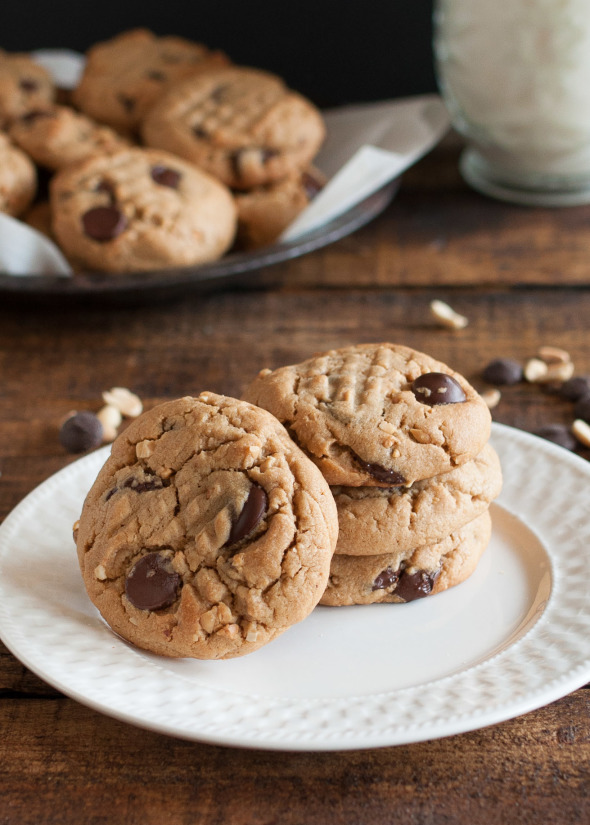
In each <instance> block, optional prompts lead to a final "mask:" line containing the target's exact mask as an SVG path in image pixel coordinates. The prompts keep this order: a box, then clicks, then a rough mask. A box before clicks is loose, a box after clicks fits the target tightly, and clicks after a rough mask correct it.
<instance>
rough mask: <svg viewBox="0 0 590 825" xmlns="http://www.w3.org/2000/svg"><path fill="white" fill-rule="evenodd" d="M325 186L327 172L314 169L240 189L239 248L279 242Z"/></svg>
mask: <svg viewBox="0 0 590 825" xmlns="http://www.w3.org/2000/svg"><path fill="white" fill-rule="evenodd" d="M324 185H325V177H324V175H322V173H321V172H320V171H319V170H317V169H314V168H311V169H307V170H306V171H305V172H302V173H298V174H297V175H290V176H289V177H288V178H284V179H283V180H280V181H278V183H273V184H270V185H269V186H257V187H255V188H254V189H250V190H249V191H248V192H236V194H235V198H236V204H237V207H238V232H237V237H236V246H237V248H239V249H244V250H246V249H258V248H259V247H262V246H268V245H269V244H271V243H273V242H274V241H276V240H277V239H278V238H279V236H280V235H281V234H282V232H283V231H284V230H285V229H286V228H287V227H288V226H289V224H290V223H292V222H293V221H294V220H295V218H296V217H297V215H299V213H300V212H303V210H304V209H305V207H306V206H308V205H309V203H310V202H311V201H312V200H313V198H314V197H315V196H316V195H317V193H318V192H319V191H320V190H321V189H322V188H323V187H324Z"/></svg>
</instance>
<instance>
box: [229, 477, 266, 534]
mask: <svg viewBox="0 0 590 825" xmlns="http://www.w3.org/2000/svg"><path fill="white" fill-rule="evenodd" d="M267 507H268V498H267V495H266V493H265V491H264V490H263V489H262V487H260V486H259V485H258V484H253V485H252V486H251V488H250V492H249V493H248V498H247V499H246V501H245V503H244V506H243V507H242V511H241V513H240V515H239V516H238V517H237V519H236V520H235V521H234V523H233V524H232V528H231V530H230V534H229V538H228V540H227V544H236V542H238V541H240V540H241V539H243V538H245V537H246V536H247V535H248V534H249V533H251V532H252V530H253V529H254V528H255V527H256V525H257V524H258V522H259V521H260V520H261V518H262V517H263V516H264V514H265V513H266V509H267Z"/></svg>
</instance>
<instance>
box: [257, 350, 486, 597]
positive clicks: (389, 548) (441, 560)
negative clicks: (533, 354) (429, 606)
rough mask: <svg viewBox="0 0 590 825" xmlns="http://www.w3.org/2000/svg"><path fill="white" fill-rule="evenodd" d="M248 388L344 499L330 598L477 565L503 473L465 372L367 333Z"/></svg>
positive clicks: (434, 589) (451, 579) (377, 593)
mask: <svg viewBox="0 0 590 825" xmlns="http://www.w3.org/2000/svg"><path fill="white" fill-rule="evenodd" d="M245 398H246V399H248V400H249V401H251V402H252V403H254V404H256V405H258V406H260V407H263V408H265V409H267V410H269V411H270V412H272V413H273V415H275V416H276V417H277V418H278V419H279V421H281V422H282V423H283V424H284V426H285V427H286V428H287V430H288V431H289V434H290V436H291V438H292V439H293V440H294V441H295V442H296V443H297V444H299V446H300V447H301V448H302V449H303V450H304V451H305V452H306V454H307V455H308V456H310V458H311V459H312V460H313V461H314V462H315V464H316V465H317V466H318V468H319V469H320V470H321V472H322V474H323V476H324V478H325V479H326V481H327V482H328V483H329V485H330V488H331V491H332V494H333V496H334V499H335V501H336V505H337V510H338V522H339V537H338V542H337V545H336V552H335V555H334V558H333V559H332V563H331V570H330V578H329V581H328V585H327V588H326V591H325V593H324V595H323V596H322V599H321V602H320V603H321V604H325V605H333V606H338V605H352V604H373V603H377V602H408V601H413V600H415V599H418V598H423V597H425V596H428V595H429V594H431V593H438V592H440V591H443V590H446V589H447V588H449V587H452V586H453V585H455V584H458V583H460V582H462V581H463V580H464V579H466V578H467V577H468V576H469V575H470V574H471V573H472V572H473V570H474V569H475V567H476V565H477V563H478V561H479V558H480V557H481V554H482V553H483V551H484V549H485V547H486V545H487V543H488V541H489V538H490V534H491V521H490V515H489V512H488V507H489V504H490V502H491V501H492V500H493V499H494V498H495V497H496V496H497V495H498V494H499V492H500V487H501V480H502V476H501V470H500V464H499V460H498V456H497V455H496V453H495V451H494V450H493V448H492V447H491V445H489V444H488V438H489V434H490V422H491V418H490V413H489V410H488V408H487V407H486V405H485V403H484V402H483V400H482V399H481V398H480V397H479V395H478V394H477V393H476V391H475V390H474V389H473V388H472V387H471V386H470V385H469V384H468V382H467V381H466V380H465V379H464V378H463V377H462V376H461V375H459V374H458V373H456V372H454V371H453V370H451V369H449V368H448V367H447V366H446V365H444V364H442V363H440V362H438V361H436V360H434V359H433V358H431V357H429V356H428V355H424V354H423V353H419V352H416V351H414V350H411V349H408V348H407V347H403V346H396V345H392V344H375V345H373V344H369V345H361V346H355V347H349V348H347V349H342V350H335V351H331V352H326V353H323V354H321V355H318V356H316V357H314V358H311V359H309V360H307V361H304V362H303V363H301V364H296V365H293V366H288V367H282V368H279V369H277V370H274V371H270V370H263V371H262V372H261V373H260V374H259V376H258V377H257V378H256V379H255V380H254V382H253V383H252V384H251V385H250V387H249V388H248V390H247V391H246V393H245Z"/></svg>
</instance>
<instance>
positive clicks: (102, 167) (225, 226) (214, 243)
mask: <svg viewBox="0 0 590 825" xmlns="http://www.w3.org/2000/svg"><path fill="white" fill-rule="evenodd" d="M50 191H51V209H52V216H53V231H54V234H55V236H56V238H57V239H58V241H59V244H60V246H61V247H62V248H63V250H64V252H65V254H66V255H68V256H70V257H72V258H74V259H75V260H76V261H80V262H83V263H85V264H86V266H87V267H90V268H92V269H97V270H105V271H107V272H131V271H135V270H137V271H143V270H150V269H152V270H153V269H160V268H167V267H180V266H190V265H196V264H201V263H205V262H207V261H213V260H216V259H217V258H219V257H220V256H221V255H222V254H223V253H224V252H225V251H226V250H227V249H228V248H229V247H230V246H231V243H232V241H233V238H234V234H235V229H236V210H235V203H234V200H233V198H232V195H231V193H230V191H229V190H228V189H227V188H226V187H225V186H224V185H223V184H222V183H220V182H219V181H217V180H215V179H214V178H212V177H211V176H210V175H207V174H206V173H205V172H203V171H202V170H200V169H197V168H196V167H195V166H193V165H192V164H190V163H187V162H186V161H184V160H182V159H181V158H178V157H175V156H173V155H170V154H169V153H167V152H161V151H158V150H154V149H143V148H139V147H134V148H130V149H123V150H119V151H118V152H116V153H114V154H112V155H96V156H93V157H91V158H89V159H88V160H86V161H83V162H82V163H79V164H75V165H74V166H68V167H66V168H65V169H62V170H61V172H58V173H57V175H56V176H55V177H54V178H53V180H52V182H51V190H50Z"/></svg>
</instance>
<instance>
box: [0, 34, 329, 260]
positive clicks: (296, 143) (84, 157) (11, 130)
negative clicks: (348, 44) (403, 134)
mask: <svg viewBox="0 0 590 825" xmlns="http://www.w3.org/2000/svg"><path fill="white" fill-rule="evenodd" d="M86 58H87V61H86V66H85V69H84V72H83V75H82V77H81V80H80V83H79V85H78V86H77V88H76V89H74V90H73V92H72V93H71V94H68V95H66V96H65V98H66V99H65V100H61V101H60V102H59V103H58V102H56V101H57V100H58V98H59V90H58V89H57V88H56V86H55V84H54V83H53V81H52V79H51V77H50V75H49V74H48V72H47V71H45V69H43V68H42V67H41V66H39V65H37V64H36V63H35V62H34V61H33V60H32V59H31V58H30V57H29V56H28V55H25V54H14V53H13V54H10V53H6V52H2V51H1V50H0V130H3V131H0V211H3V212H7V213H8V214H10V215H13V216H17V217H24V220H26V221H27V222H28V223H30V225H32V226H34V228H35V229H37V230H39V231H43V232H45V233H46V234H47V235H49V236H50V237H51V238H52V239H53V240H54V241H56V242H57V243H58V244H59V246H60V247H61V249H62V251H63V252H64V254H65V256H66V257H67V258H68V260H69V261H70V263H71V264H72V267H73V268H74V270H75V271H79V270H84V269H88V268H90V269H93V270H102V271H107V272H114V273H115V272H129V271H144V270H150V269H151V270H153V269H165V268H167V267H181V266H194V265H198V264H202V263H206V262H210V261H213V260H216V259H218V258H219V257H221V256H222V255H223V254H224V253H226V252H227V251H228V250H230V249H234V248H239V249H252V248H256V247H259V246H264V245H267V244H270V243H272V242H273V241H274V240H275V239H276V238H277V237H278V236H279V234H280V233H281V232H282V230H283V229H284V228H285V227H286V226H287V225H288V224H289V223H290V222H291V221H292V220H293V219H294V218H295V217H296V215H297V214H298V213H299V212H300V211H301V210H302V209H304V208H305V206H307V204H308V203H309V201H310V199H311V198H312V197H313V196H314V194H316V193H317V191H318V190H319V188H321V186H322V185H323V179H322V176H321V174H320V173H319V172H317V171H316V170H314V169H313V167H312V166H311V164H312V161H313V159H314V157H315V155H316V154H317V152H318V150H319V148H320V145H321V143H322V141H323V139H324V136H325V128H324V123H323V120H322V117H321V114H320V112H319V111H318V110H317V109H316V107H315V106H313V104H312V103H310V102H309V101H308V100H306V99H305V98H304V97H302V96H301V95H299V94H297V93H296V92H294V91H291V90H290V89H288V88H287V87H286V85H285V84H284V83H283V81H282V80H281V79H280V78H278V77H275V76H274V75H271V74H269V73H267V72H262V71H259V70H257V69H252V68H246V67H240V66H235V65H233V64H232V63H231V61H230V59H229V58H228V57H227V56H226V55H224V54H222V53H221V52H218V51H211V50H210V49H208V48H207V47H206V46H204V45H202V44H199V43H194V42H192V41H189V40H186V39H184V38H180V37H157V36H156V35H154V34H152V33H151V32H149V31H147V30H145V29H134V30H132V31H128V32H124V33H123V34H121V35H119V36H117V37H115V38H113V39H112V40H109V41H106V42H103V43H98V44H96V45H95V46H93V47H92V48H91V49H89V51H88V53H87V55H86ZM63 97H64V96H63V95H62V98H63ZM37 170H42V171H43V175H42V176H46V175H47V174H49V176H50V177H51V181H50V191H49V200H46V199H44V198H43V197H42V195H41V194H40V193H39V194H37ZM36 195H37V198H36V202H35V203H34V205H33V207H32V210H31V212H30V214H29V213H27V209H28V208H29V207H30V206H31V204H32V203H33V201H34V199H35V197H36Z"/></svg>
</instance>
